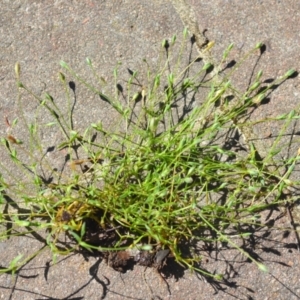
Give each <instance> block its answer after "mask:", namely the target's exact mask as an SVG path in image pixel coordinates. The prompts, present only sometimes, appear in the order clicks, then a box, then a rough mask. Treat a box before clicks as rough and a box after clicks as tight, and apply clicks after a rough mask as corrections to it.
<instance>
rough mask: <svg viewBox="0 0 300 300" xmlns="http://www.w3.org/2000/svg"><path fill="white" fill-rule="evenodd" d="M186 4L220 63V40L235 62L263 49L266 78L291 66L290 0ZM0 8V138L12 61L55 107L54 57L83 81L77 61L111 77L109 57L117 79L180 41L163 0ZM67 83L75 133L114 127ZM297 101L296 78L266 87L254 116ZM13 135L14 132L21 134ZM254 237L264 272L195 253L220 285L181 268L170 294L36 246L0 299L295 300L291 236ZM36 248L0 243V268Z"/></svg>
mask: <svg viewBox="0 0 300 300" xmlns="http://www.w3.org/2000/svg"><path fill="white" fill-rule="evenodd" d="M189 3H190V4H191V5H192V7H193V8H194V9H195V12H196V15H197V18H198V19H199V23H200V24H201V26H202V27H203V28H206V29H207V30H208V31H207V36H208V37H209V38H210V39H211V40H215V41H216V46H215V49H214V54H215V55H216V57H220V55H221V52H222V50H223V49H224V48H225V47H226V46H227V45H228V44H229V43H230V42H234V43H235V44H236V48H235V49H234V51H233V53H232V56H237V57H240V56H242V55H243V53H245V52H246V51H248V50H249V48H251V47H252V46H253V45H255V44H256V42H259V41H264V42H265V43H266V45H267V51H266V53H265V55H264V56H263V57H262V59H260V60H259V62H258V63H257V65H255V70H257V71H258V70H259V69H263V70H264V72H265V75H264V76H265V78H266V79H267V78H274V77H276V76H279V75H281V74H283V73H284V72H285V71H286V70H288V69H289V68H294V69H299V57H300V52H299V50H298V45H299V44H300V20H299V18H300V3H299V1H297V0H285V1H279V0H278V1H275V0H265V1H259V0H251V1H249V0H244V1H240V0H211V1H200V0H199V1H193V0H190V1H189ZM0 12H1V16H0V91H1V103H0V106H1V110H0V114H1V117H0V133H1V135H2V136H3V135H5V132H6V125H5V122H4V118H5V117H9V119H10V120H11V119H14V118H16V117H20V108H19V106H18V103H17V101H16V99H17V90H16V88H15V78H14V64H15V62H16V61H19V62H20V64H21V67H22V78H23V81H24V83H25V84H26V85H27V86H29V88H31V89H32V90H33V91H34V92H36V93H37V94H39V95H40V94H42V93H43V92H45V91H49V92H50V93H51V94H52V95H53V97H54V98H55V99H56V100H57V102H58V103H59V104H60V105H63V104H64V101H65V98H64V94H63V90H62V87H61V85H60V83H59V80H58V72H59V71H61V68H60V66H59V61H60V60H65V61H66V62H68V63H69V64H70V66H72V67H73V68H74V69H75V70H76V71H77V72H78V73H79V74H81V75H82V76H83V77H87V78H90V77H89V76H90V73H89V71H88V69H87V67H86V65H85V62H84V60H85V58H86V57H90V58H91V59H92V61H93V62H94V63H95V66H96V68H97V70H98V72H99V73H100V74H101V75H102V76H103V77H104V78H106V80H107V81H111V80H112V78H113V76H112V69H113V68H114V66H115V65H116V63H117V62H118V61H120V62H122V67H121V68H120V74H126V69H127V68H129V69H132V70H140V69H141V70H145V65H144V64H143V62H142V60H143V58H146V59H147V61H148V62H150V64H152V65H153V66H154V65H155V63H156V62H157V61H158V52H159V51H158V49H159V47H160V44H161V41H162V39H163V38H170V37H171V36H172V35H173V34H174V33H177V34H178V35H180V33H181V32H182V30H183V28H182V23H181V21H180V19H179V17H178V16H177V15H176V12H175V10H174V9H173V7H172V5H171V4H170V3H169V2H168V1H163V0H152V1H144V0H128V1H127V0H122V1H121V0H118V1H117V0H111V1H104V0H102V1H93V0H82V1H75V0H74V1H71V0H70V1H67V0H49V1H33V0H22V1H21V0H20V1H18V0H16V1H6V0H1V1H0ZM253 62H254V63H255V60H254V61H253V60H252V61H250V62H249V63H248V64H246V65H245V66H244V67H243V69H242V70H243V71H242V72H239V76H238V78H237V79H238V80H236V81H237V84H238V85H240V86H241V87H243V86H245V85H246V84H247V83H248V80H249V76H251V72H252V71H253ZM122 72H123V73H122ZM142 72H145V71H142ZM122 76H123V75H121V77H122ZM124 76H125V75H124ZM125 77H126V76H125ZM68 78H69V77H68ZM70 80H74V79H72V78H70ZM91 80H92V79H91ZM75 82H76V81H75ZM76 85H77V87H76V98H77V103H76V109H75V111H74V120H75V125H76V126H77V128H81V129H83V128H85V126H87V125H88V124H90V123H91V122H97V121H98V120H105V122H107V124H111V123H112V122H114V121H115V118H116V116H115V115H114V113H113V111H112V109H111V108H109V107H108V106H107V105H106V104H105V103H104V102H101V101H99V99H98V98H96V97H95V96H91V94H90V93H88V91H87V90H86V89H85V88H83V87H82V85H80V84H78V83H77V82H76ZM298 103H299V77H298V78H295V79H293V80H289V81H287V82H286V83H285V84H283V85H282V86H281V87H280V88H279V89H278V90H276V91H275V92H274V93H273V94H272V99H271V102H270V103H269V105H264V106H262V107H260V108H259V109H258V110H257V112H256V114H257V117H259V116H264V117H265V116H275V115H277V114H279V113H283V112H286V111H288V110H290V109H292V108H294V107H295V106H296V105H298ZM23 106H24V110H25V112H26V117H28V118H29V119H30V118H33V117H34V111H35V109H36V103H35V102H34V101H33V100H32V99H30V98H28V101H27V102H26V103H25V102H24V103H23ZM2 120H3V122H2ZM18 130H19V131H17V132H16V133H15V134H16V135H19V136H23V135H25V131H24V132H23V131H22V128H20V129H18ZM257 130H258V131H257V134H258V135H259V136H262V135H263V136H264V135H265V134H266V133H268V132H269V131H271V132H273V133H276V128H264V129H257ZM58 139H59V137H57V134H56V133H51V135H50V136H47V135H46V134H45V136H43V145H45V147H46V146H48V145H54V144H55V143H56V142H57V140H58ZM1 151H2V149H1ZM2 154H3V156H2V157H5V155H4V153H1V155H2ZM53 155H54V158H53V159H59V158H60V156H59V153H55V154H53ZM280 222H282V223H280ZM287 224H288V220H281V221H279V223H278V224H277V226H278V227H280V226H281V227H283V226H285V225H287ZM257 238H258V240H259V243H258V244H257V245H256V248H255V253H256V255H257V256H258V258H259V259H260V260H261V261H263V262H264V263H265V264H266V265H267V266H268V268H269V273H263V272H261V271H259V270H258V269H257V267H256V266H255V265H254V264H253V263H249V262H246V261H245V259H244V258H243V257H241V256H240V255H239V254H238V252H236V251H233V250H228V249H224V251H220V253H219V254H218V256H217V257H216V255H215V253H212V254H211V256H208V254H206V253H203V256H204V259H203V267H204V268H206V269H207V270H210V271H211V272H224V273H225V274H226V275H227V280H226V281H225V282H222V283H213V282H204V281H203V280H200V279H199V277H197V276H196V275H195V274H191V273H190V272H189V271H185V272H184V274H181V276H180V278H178V279H176V278H171V279H168V280H167V282H168V284H169V289H170V292H171V293H170V294H169V291H168V289H167V286H166V284H165V283H164V281H162V279H161V278H160V276H159V275H158V274H157V273H156V272H155V271H154V270H151V269H148V270H144V269H143V268H141V267H135V268H134V270H132V271H128V272H127V273H126V274H119V273H117V272H115V271H114V270H112V269H111V268H109V267H108V266H107V265H106V264H105V263H104V262H101V263H100V265H99V268H98V269H97V272H96V275H95V274H94V273H91V269H90V268H91V267H92V266H93V265H95V264H96V263H97V259H96V258H89V259H88V260H85V259H84V258H83V257H82V256H81V255H79V254H76V255H72V256H69V257H63V256H59V257H58V262H57V263H56V264H53V263H52V262H51V257H52V256H51V253H50V252H49V250H44V251H43V252H42V253H41V254H40V255H38V256H37V257H35V258H33V259H32V260H31V261H30V262H29V263H28V264H27V265H25V266H24V268H23V269H22V270H21V271H20V273H19V274H18V275H17V276H16V277H12V276H11V275H8V274H6V275H1V276H0V299H24V300H27V299H28V300H29V299H73V300H75V299H91V300H93V299H95V300H96V299H185V300H187V299H299V298H300V288H299V286H300V282H299V267H300V257H299V253H298V252H297V251H296V249H295V240H294V237H293V236H292V235H288V236H284V235H283V232H282V231H278V232H273V233H272V235H270V236H267V235H266V236H265V237H264V236H263V234H261V235H258V237H257ZM42 246H43V245H42V244H41V243H40V242H39V241H37V240H36V239H35V238H34V237H32V236H29V237H22V238H20V237H16V238H11V239H10V240H7V241H2V242H1V243H0V251H1V252H0V253H1V254H0V258H1V265H6V264H7V263H8V262H9V261H10V260H11V259H12V258H13V257H15V256H16V255H18V254H20V253H24V254H25V255H26V254H29V253H32V251H33V250H38V249H40V248H41V247H42ZM49 264H50V268H47V265H49ZM46 271H47V272H46Z"/></svg>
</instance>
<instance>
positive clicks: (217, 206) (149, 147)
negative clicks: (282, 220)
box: [0, 32, 299, 279]
mask: <svg viewBox="0 0 300 300" xmlns="http://www.w3.org/2000/svg"><path fill="white" fill-rule="evenodd" d="M185 34H186V32H185ZM175 40H176V38H175V37H174V38H172V41H171V44H169V43H168V53H169V52H170V49H169V48H172V47H173V46H174V44H175ZM185 43H186V41H184V42H183V45H185ZM261 46H262V45H260V46H257V47H255V49H253V50H252V51H250V52H249V55H250V54H251V53H253V52H255V51H258V50H257V49H258V48H260V47H261ZM232 47H233V45H230V46H229V47H228V49H226V50H225V52H224V56H223V60H226V58H227V56H228V54H229V52H230V50H231V49H232ZM163 48H166V41H164V43H163ZM183 49H184V47H182V48H181V50H180V53H179V58H180V59H181V58H182V57H183V55H184V53H183ZM246 58H247V57H245V59H246ZM180 59H179V60H178V62H174V61H173V60H172V59H171V57H170V56H168V57H167V60H166V62H165V63H164V64H163V66H160V67H159V68H158V69H156V71H155V73H152V72H151V71H150V68H148V69H147V81H148V84H147V86H140V87H138V83H139V81H138V75H139V74H138V73H137V72H131V73H130V76H129V78H128V80H127V82H126V89H125V90H126V95H125V97H124V95H123V93H120V90H123V88H120V84H119V83H118V68H116V69H115V70H114V78H115V82H114V86H115V93H114V95H113V96H109V95H107V94H103V93H102V91H101V85H102V83H103V80H102V79H101V76H99V75H98V74H97V72H96V70H95V69H94V67H93V64H92V62H91V60H90V59H87V65H88V66H89V68H90V69H91V72H92V73H93V74H94V76H95V78H96V79H97V80H98V82H99V87H97V86H93V85H91V84H89V83H88V82H86V80H84V79H83V78H82V77H80V75H78V74H77V73H76V72H75V71H74V70H73V69H72V68H71V67H70V66H69V65H68V64H67V63H65V62H61V66H62V68H63V69H64V70H65V71H66V72H67V73H68V74H69V75H68V76H72V77H73V78H74V80H75V81H77V82H80V83H81V84H83V85H85V86H86V87H87V88H88V89H89V90H90V91H91V92H92V93H94V94H96V95H98V96H99V97H100V98H101V100H103V101H105V102H108V103H109V104H110V105H111V106H112V107H113V108H114V109H115V111H116V112H117V113H118V114H119V121H118V122H116V124H115V126H113V127H109V128H108V127H106V126H105V125H104V124H103V122H101V121H97V122H93V123H92V124H91V125H90V126H89V127H88V128H86V129H85V130H84V131H80V130H78V129H76V128H74V127H73V122H72V111H71V106H72V104H71V100H70V97H69V94H68V83H67V80H66V75H65V74H63V73H60V74H59V78H60V80H61V83H62V85H63V86H64V88H65V89H66V94H67V99H68V113H67V114H64V113H62V112H61V109H60V108H59V107H58V106H57V104H56V102H55V99H54V98H53V97H52V96H51V95H50V94H49V93H45V95H44V96H42V97H39V96H38V95H36V94H34V93H33V92H31V91H30V89H28V88H27V87H26V84H25V83H23V81H22V80H21V71H20V66H19V64H17V65H16V76H17V86H18V89H19V91H20V94H19V98H20V99H21V97H22V95H23V94H24V93H26V94H27V95H31V96H32V98H34V99H35V100H36V101H37V103H38V110H37V113H40V112H41V111H43V112H44V111H47V112H48V113H49V116H51V118H52V120H51V121H49V122H48V123H47V124H45V125H43V124H40V123H39V122H37V121H33V122H27V120H26V119H25V117H23V121H24V122H25V124H26V126H27V128H28V132H29V140H30V143H29V144H30V146H25V145H24V144H26V145H28V143H25V141H23V142H24V144H22V143H21V141H19V140H18V139H17V138H16V137H15V136H14V134H13V131H15V130H17V126H18V124H17V121H16V120H15V121H13V122H12V124H10V123H9V120H7V125H8V134H7V136H6V137H3V138H2V139H1V143H2V146H3V147H4V148H6V150H7V152H8V154H9V156H10V158H11V160H12V161H13V163H14V167H15V168H16V170H18V171H15V170H14V171H12V170H11V169H9V168H8V167H7V166H6V165H5V164H3V163H2V164H1V169H2V170H3V171H2V172H3V174H2V176H1V178H0V187H1V199H0V200H1V203H2V204H1V205H2V206H3V207H4V210H3V211H2V213H1V215H0V218H1V223H2V225H3V226H4V225H5V224H6V225H7V224H10V226H6V230H3V231H2V233H1V239H5V238H7V237H9V236H13V235H20V234H28V233H30V232H32V231H37V230H43V231H44V232H45V233H46V238H45V241H46V243H47V245H48V246H49V247H50V248H51V250H52V251H53V253H64V254H68V253H70V252H71V251H73V250H75V249H78V248H85V249H87V250H89V251H101V252H105V251H123V250H128V249H138V250H139V251H147V252H149V253H156V252H157V251H158V250H159V249H167V250H169V251H170V253H171V254H172V255H173V256H174V257H175V260H176V261H177V262H178V263H180V264H182V265H184V266H186V267H189V268H190V269H192V270H197V271H199V272H202V273H203V274H205V275H210V276H214V277H215V278H216V279H220V278H221V275H219V274H218V275H212V274H209V273H207V272H206V271H204V270H203V269H201V268H200V267H199V263H200V262H201V256H199V255H197V254H194V255H186V254H184V252H183V251H182V245H183V244H187V243H189V242H190V241H192V240H193V241H199V242H204V243H215V242H227V243H229V244H231V245H232V246H234V247H235V248H237V249H238V250H239V251H241V252H242V253H243V254H244V255H245V256H246V257H248V258H249V259H251V260H252V261H253V262H255V263H256V264H257V265H258V267H259V268H260V269H262V270H266V267H265V266H264V265H262V264H261V263H259V262H257V261H255V260H254V259H253V258H252V257H251V256H250V255H249V254H248V253H246V252H245V251H244V250H243V249H242V248H240V247H239V245H238V243H236V242H235V240H236V238H237V237H239V238H240V239H241V240H243V239H247V238H248V236H249V235H251V233H250V232H249V230H248V226H250V225H251V226H264V224H263V222H262V221H261V214H260V213H261V212H262V211H264V210H267V209H268V208H270V207H274V206H284V205H286V203H288V202H293V198H292V197H287V196H286V190H287V189H289V188H290V187H292V186H295V185H296V184H298V183H297V182H295V181H293V180H292V179H291V178H290V175H291V173H292V171H293V168H294V166H295V164H296V163H297V162H298V160H299V155H298V154H296V155H295V156H293V157H289V158H288V159H280V158H279V155H278V153H279V152H278V151H277V149H278V143H279V141H281V139H282V137H283V135H284V132H285V130H286V128H287V127H288V125H289V124H290V123H291V122H292V121H293V120H295V119H298V118H299V115H298V110H295V111H292V112H291V113H290V114H287V115H282V116H279V117H277V118H273V119H266V120H259V121H256V123H258V122H265V121H268V122H270V121H275V122H279V121H280V122H284V126H283V130H282V131H281V132H280V134H279V135H278V137H277V138H276V139H274V141H273V144H272V146H271V147H270V148H269V151H268V153H267V155H265V156H264V157H258V155H257V154H258V151H257V145H255V144H253V143H251V142H249V141H248V140H247V139H246V141H245V142H244V143H243V142H242V141H240V142H239V141H235V143H236V144H239V145H240V147H242V148H243V151H236V150H234V149H233V147H232V146H230V145H232V141H233V139H234V138H233V136H234V134H236V132H238V133H240V131H241V132H243V130H242V128H245V127H251V126H252V125H253V124H251V123H250V122H249V121H247V122H246V121H245V120H246V118H245V116H246V115H247V113H248V112H249V110H250V109H253V108H255V107H256V106H258V105H260V103H261V102H262V101H263V99H264V98H265V97H266V96H267V95H268V94H269V93H270V92H271V91H272V89H273V88H274V87H276V86H278V85H279V84H281V83H282V82H283V81H285V80H286V79H288V78H289V77H291V76H292V75H293V74H294V71H292V70H291V71H289V72H287V73H286V74H285V75H284V76H282V77H281V78H279V79H278V80H276V81H274V82H273V83H272V84H271V85H268V86H264V85H263V83H262V81H261V77H262V72H259V73H258V74H257V76H256V79H255V82H253V83H252V84H251V86H250V87H249V88H248V89H247V90H246V91H245V92H243V93H241V92H238V91H237V90H235V89H234V87H233V86H232V84H231V82H230V76H231V75H230V74H231V73H227V75H226V74H225V75H224V77H223V78H224V80H223V81H222V82H215V81H214V78H210V77H209V74H210V69H211V68H212V66H211V65H204V66H202V67H200V68H199V64H198V63H196V60H194V61H192V62H189V63H188V65H187V66H185V67H182V63H181V60H180ZM172 64H175V66H176V67H175V68H174V69H172V68H171V67H170V66H172ZM237 66H239V65H237ZM237 70H238V69H237V68H236V69H234V70H233V71H237ZM206 91H208V92H206ZM121 94H122V95H121ZM230 97H234V98H235V101H234V102H231V101H232V100H231V101H229V99H230ZM195 98H198V100H197V101H198V104H197V106H195V107H193V108H191V107H190V106H189V105H185V106H183V105H182V104H181V103H190V104H191V103H192V102H193V101H194V100H193V99H195ZM20 99H19V100H20ZM232 103H234V104H232ZM57 126H58V128H59V129H60V131H61V133H62V136H63V140H62V141H61V143H60V144H58V145H57V146H56V148H57V149H64V150H65V151H66V153H67V154H66V159H65V160H66V162H67V164H68V168H66V170H64V171H57V169H55V168H54V167H53V166H52V163H51V161H49V160H48V159H46V157H45V151H44V149H42V146H41V139H40V135H39V130H41V129H42V128H44V127H45V128H53V127H57ZM24 156H26V159H25V160H23V159H22V158H21V157H24ZM282 169H285V170H286V171H284V172H282ZM41 170H47V172H48V174H51V176H48V177H47V176H46V175H45V173H47V172H42V171H41ZM4 173H5V174H4ZM16 174H17V175H16ZM20 178H26V179H23V180H20ZM28 186H30V189H28ZM12 199H13V200H12ZM16 203H18V204H16ZM18 228H21V229H18ZM63 233H67V234H68V236H69V237H70V243H69V244H68V245H62V244H61V243H60V237H61V234H63ZM95 235H96V236H97V237H98V238H96V239H95V238H93V236H95ZM100 235H101V237H99V236H100ZM73 241H75V242H76V243H75V244H74V243H73ZM18 259H19V257H18ZM18 259H15V260H14V261H13V263H12V264H11V266H10V267H9V268H8V269H11V268H14V270H15V269H16V268H17V267H20V265H18V266H17V261H18ZM3 271H7V270H6V269H5V270H3Z"/></svg>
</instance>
